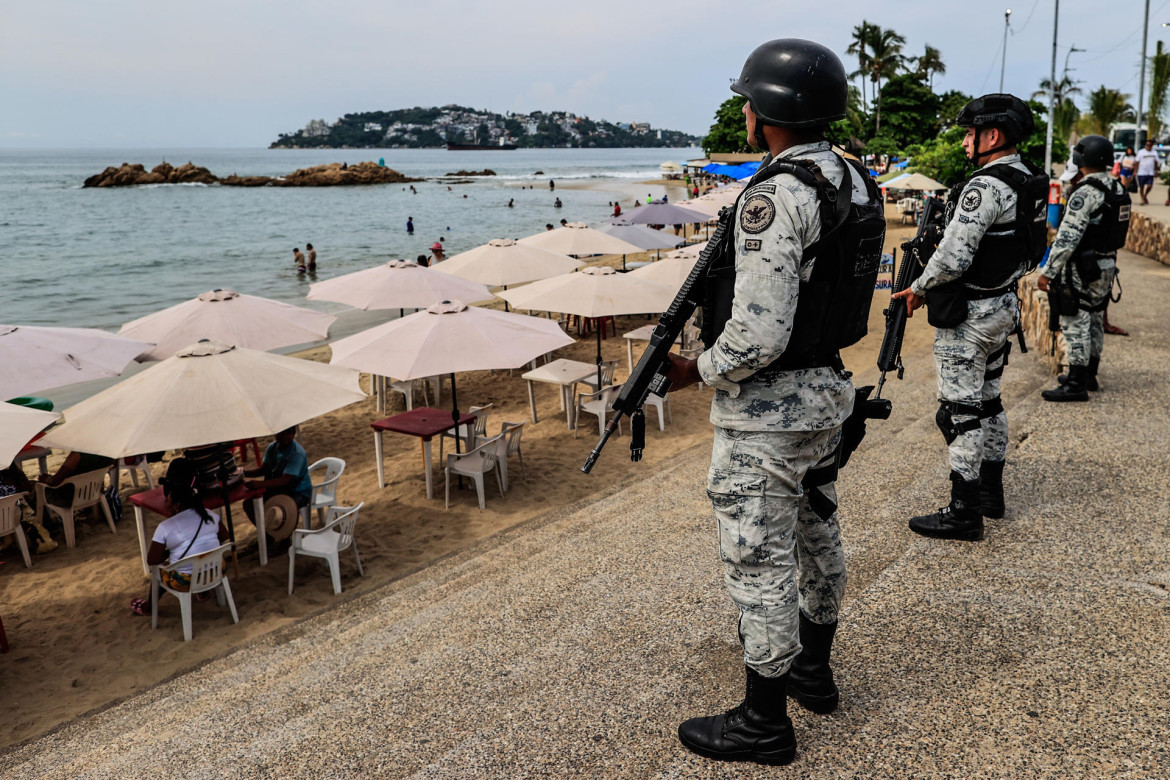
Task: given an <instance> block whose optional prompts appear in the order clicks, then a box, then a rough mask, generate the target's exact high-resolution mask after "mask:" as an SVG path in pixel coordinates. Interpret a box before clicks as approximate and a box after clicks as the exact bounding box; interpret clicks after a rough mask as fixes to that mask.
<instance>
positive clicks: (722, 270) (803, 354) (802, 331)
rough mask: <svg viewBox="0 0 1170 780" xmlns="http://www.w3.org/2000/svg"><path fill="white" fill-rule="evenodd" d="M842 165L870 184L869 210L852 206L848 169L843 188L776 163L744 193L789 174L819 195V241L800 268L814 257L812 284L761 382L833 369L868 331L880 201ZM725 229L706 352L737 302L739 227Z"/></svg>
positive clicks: (712, 281)
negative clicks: (769, 375)
mask: <svg viewBox="0 0 1170 780" xmlns="http://www.w3.org/2000/svg"><path fill="white" fill-rule="evenodd" d="M845 162H847V163H848V164H849V165H850V166H852V168H853V175H854V176H859V177H861V180H862V181H864V182H865V186H866V191H867V192H868V194H869V202H868V203H866V204H864V205H858V204H855V203H853V202H852V200H853V187H852V185H851V183H850V178H849V169H848V168H846V176H845V178H844V179H843V180H842V182H841V187H840V188H838V187H836V186H834V185H833V184H832V182H830V181H829V180H828V179H826V178H825V176H824V174H822V173H821V169H820V168H819V167H818V166H817V165H816V163H814V162H812V161H811V160H785V161H782V162H774V163H772V164H771V165H769V166H768V168H767V170H766V171H765V173H766V175H765V176H764V177H762V178H761V179H759V180H753V181H752V183H751V185H749V186H748V187H746V188H744V192H745V193H746V192H747V191H748V190H750V188H751V187H752V186H755V185H756V184H759V183H760V182H762V181H766V180H767V179H770V178H772V177H773V176H777V175H779V174H782V173H788V174H791V175H792V176H795V177H796V178H797V179H799V180H800V181H801V182H802V183H804V184H807V185H808V186H810V187H813V188H814V189H815V190H816V193H817V202H818V204H819V209H820V217H821V236H820V238H818V239H817V240H816V241H815V242H813V243H812V244H810V245H809V246H808V247H807V248H806V249H805V250H804V254H803V256H802V258H801V260H802V264H803V262H804V261H807V260H809V259H811V258H815V263H814V264H813V270H812V273H811V274H810V275H809V278H808V280H807V281H801V282H800V288H799V291H798V297H797V304H796V316H795V318H794V321H793V327H792V334H791V336H790V337H789V339H788V346H787V347H786V348H785V350H784V352H783V353H782V354H781V355H780V356H779V357H778V358H777V359H776V360H774V361H773V362H772V363H770V364H769V365H768V366H767V367H766V368H764V369H762V370H761V371H759V372H757V373H756V375H755V376H756V377H757V378H760V376H761V375H762V374H765V373H766V372H774V371H791V370H794V369H798V368H811V367H814V366H828V365H836V364H838V363H839V357H838V356H837V352H838V351H839V350H841V349H843V348H845V347H848V346H850V345H852V344H856V343H857V342H858V341H860V340H861V338H862V337H863V336H865V334H866V332H867V331H868V324H869V307H870V303H871V302H872V301H873V290H874V283H875V282H876V281H877V274H878V266H879V264H880V262H881V254H882V245H883V243H884V241H885V235H886V218H885V212H884V209H883V206H882V201H881V195H880V193H879V192H878V189H877V185H876V184H874V182H873V180H872V179H871V178H870V176H869V172H868V171H866V170H865V169H864V168H862V167H861V166H860V165H858V164H856V163H854V162H853V161H852V160H845ZM741 197H742V196H741ZM737 205H738V204H737ZM733 218H734V217H733ZM727 227H728V230H727V231H726V233H725V235H724V236H723V247H721V250H722V251H721V253H720V255H719V256H718V258H717V259H716V260H715V261H714V262H713V263H712V267H711V270H710V271H709V272H708V278H707V284H706V286H705V298H704V301H703V332H702V338H703V344H704V345H705V346H706V347H707V348H708V349H710V348H711V346H712V345H713V344H714V343H715V340H716V339H717V338H718V337H719V334H721V333H722V332H723V328H724V327H725V326H726V325H727V322H728V320H730V319H731V304H732V300H733V298H734V297H735V239H734V238H733V237H732V236H733V234H734V230H732V228H733V227H734V226H733V225H728V226H727Z"/></svg>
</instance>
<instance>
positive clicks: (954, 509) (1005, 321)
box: [894, 94, 1048, 541]
mask: <svg viewBox="0 0 1170 780" xmlns="http://www.w3.org/2000/svg"><path fill="white" fill-rule="evenodd" d="M956 124H958V125H959V126H960V127H966V128H967V135H966V137H965V138H964V139H963V148H964V149H965V150H966V152H967V157H968V159H970V160H971V161H972V162H973V163H975V165H977V166H980V167H979V169H978V170H977V171H975V173H974V175H972V176H971V177H970V178H969V179H967V180H966V181H965V182H962V184H961V185H960V186H956V187H955V188H954V189H952V190H951V195H950V196H949V197H948V199H947V207H946V215H947V225H946V230H945V232H944V233H943V238H942V241H941V242H940V243H939V245H938V249H937V250H936V251H935V253H934V255H933V256H932V257H931V258H930V262H928V263H927V265H926V268H925V269H924V270H923V272H922V275H921V276H920V277H919V278H918V279H917V280H916V281H915V282H914V283H913V284H912V285H910V287H909V288H908V289H906V290H904V291H902V292H900V293H897V294H896V295H894V297H895V298H899V299H902V300H904V301H905V303H906V308H907V312H908V313H911V314H912V313H913V311H914V310H915V309H917V308H918V307H919V306H922V305H923V304H924V303H925V304H926V306H927V308H928V315H927V316H928V320H929V322H930V324H931V325H933V326H935V328H936V329H937V330H936V331H935V337H934V362H935V367H936V369H937V371H938V398H939V409H938V414H937V415H936V417H935V421H936V422H937V423H938V427H939V428H940V429H941V430H942V434H943V438H944V439H945V440H946V442H947V446H948V447H949V450H950V466H951V500H950V503H949V504H947V506H944V507H942V508H941V509H939V510H938V511H937V512H934V513H933V514H929V515H922V516H919V517H914V518H912V519H911V520H910V530H912V531H914V532H915V533H918V534H922V535H923V536H931V537H935V538H939V539H963V540H967V541H975V540H978V539H982V538H983V518H984V517H991V518H999V517H1003V516H1004V511H1005V510H1004V503H1003V469H1004V461H1005V459H1006V458H1007V445H1008V422H1007V415H1006V414H1005V413H1004V410H1003V403H1002V401H1001V400H1000V381H1001V377H1002V375H1003V369H1004V366H1005V365H1007V359H1008V353H1009V351H1010V350H1011V344H1010V343H1009V342H1008V336H1009V335H1010V334H1011V333H1012V331H1014V330H1015V329H1016V327H1017V326H1018V324H1019V319H1020V308H1019V298H1018V294H1017V291H1016V283H1017V281H1018V280H1019V279H1020V277H1021V276H1023V275H1024V274H1025V273H1027V272H1028V271H1029V270H1031V269H1032V268H1034V267H1035V266H1036V264H1037V263H1038V262H1039V261H1040V258H1041V257H1042V256H1043V254H1044V249H1045V246H1046V244H1047V240H1048V230H1047V227H1046V223H1045V221H1044V217H1043V210H1044V209H1045V208H1046V204H1047V202H1048V200H1047V190H1048V176H1047V175H1046V174H1045V173H1044V172H1043V171H1041V170H1040V169H1039V168H1037V167H1036V166H1034V165H1031V164H1030V163H1026V162H1024V161H1023V160H1022V159H1021V158H1020V153H1019V150H1018V149H1017V148H1016V144H1018V143H1019V142H1020V141H1022V140H1024V139H1026V138H1027V137H1028V136H1030V135H1031V134H1032V131H1033V129H1034V127H1035V122H1034V120H1033V118H1032V109H1030V108H1029V107H1028V104H1027V103H1025V102H1024V101H1022V100H1020V99H1019V98H1018V97H1015V96H1014V95H1006V94H991V95H984V96H983V97H980V98H976V99H975V100H973V101H971V102H970V103H968V104H967V105H966V106H965V107H964V108H963V110H962V111H960V112H959V117H958V119H957V120H956Z"/></svg>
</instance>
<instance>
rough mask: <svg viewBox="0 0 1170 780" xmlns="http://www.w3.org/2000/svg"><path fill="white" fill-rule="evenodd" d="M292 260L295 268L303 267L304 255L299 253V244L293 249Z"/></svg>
mask: <svg viewBox="0 0 1170 780" xmlns="http://www.w3.org/2000/svg"><path fill="white" fill-rule="evenodd" d="M293 262H294V263H296V264H297V268H304V267H305V256H304V255H303V254H301V248H300V247H299V246H298V247H295V248H294V249H293Z"/></svg>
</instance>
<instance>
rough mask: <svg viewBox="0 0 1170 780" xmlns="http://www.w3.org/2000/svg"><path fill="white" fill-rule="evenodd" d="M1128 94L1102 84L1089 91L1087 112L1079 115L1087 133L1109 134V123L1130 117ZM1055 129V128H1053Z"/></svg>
mask: <svg viewBox="0 0 1170 780" xmlns="http://www.w3.org/2000/svg"><path fill="white" fill-rule="evenodd" d="M1129 97H1130V96H1129V95H1126V94H1124V93H1122V92H1121V91H1120V90H1116V89H1111V88H1109V87H1106V86H1104V85H1102V86H1101V87H1098V88H1097V89H1095V90H1093V91H1092V92H1090V93H1089V112H1088V114H1086V115H1084V116H1082V117H1081V120H1082V124H1083V126H1084V129H1085V130H1087V131H1088V134H1096V135H1103V136H1106V137H1108V136H1109V127H1110V125H1112V124H1114V123H1116V122H1122V121H1125V120H1126V119H1131V118H1132V117H1133V115H1134V110H1133V106H1131V105H1130V104H1129V102H1128V101H1129ZM1053 129H1055V128H1053Z"/></svg>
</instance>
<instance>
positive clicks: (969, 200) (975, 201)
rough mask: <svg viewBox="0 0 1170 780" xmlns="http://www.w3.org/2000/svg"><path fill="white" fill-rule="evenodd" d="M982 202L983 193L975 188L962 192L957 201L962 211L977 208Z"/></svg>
mask: <svg viewBox="0 0 1170 780" xmlns="http://www.w3.org/2000/svg"><path fill="white" fill-rule="evenodd" d="M982 202H983V194H982V193H980V192H979V190H976V189H970V190H967V191H966V192H964V193H963V197H962V199H961V200H960V201H959V206H960V207H961V208H962V209H963V211H974V210H975V209H977V208H979V204H980V203H982Z"/></svg>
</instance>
